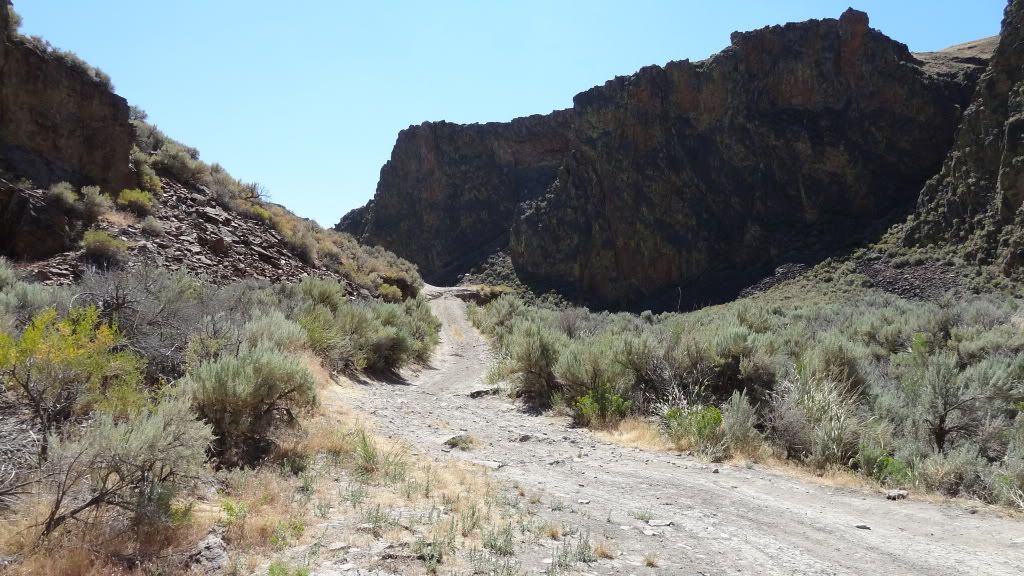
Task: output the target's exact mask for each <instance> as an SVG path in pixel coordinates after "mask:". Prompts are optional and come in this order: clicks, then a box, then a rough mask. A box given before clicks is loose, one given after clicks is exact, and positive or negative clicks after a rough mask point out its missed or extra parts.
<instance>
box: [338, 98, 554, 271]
mask: <svg viewBox="0 0 1024 576" xmlns="http://www.w3.org/2000/svg"><path fill="white" fill-rule="evenodd" d="M569 121H570V114H569V113H568V112H555V113H553V114H550V115H547V116H530V117H528V118H518V119H516V120H513V121H512V122H508V123H489V124H471V125H468V126H463V125H459V124H452V123H449V122H425V123H423V124H421V125H419V126H412V127H410V128H408V129H406V130H403V131H402V132H401V133H400V134H399V135H398V141H397V143H396V144H395V148H394V150H393V151H392V152H391V160H390V161H388V163H387V164H385V165H384V167H383V168H382V169H381V171H380V183H379V184H378V185H377V195H376V196H375V197H374V199H373V200H372V201H371V202H370V204H368V205H367V206H365V207H363V208H359V209H357V210H354V211H352V212H350V213H349V214H348V215H346V216H345V217H344V218H343V219H342V221H341V222H340V223H339V224H338V226H337V229H339V230H341V231H343V232H349V233H351V234H352V235H354V236H356V237H357V238H365V239H369V240H371V241H372V242H373V243H376V244H380V245H382V246H385V247H388V248H389V249H390V250H391V251H393V252H395V253H401V254H403V256H402V257H403V258H405V259H407V260H410V261H412V262H414V263H416V264H417V265H419V268H420V273H421V274H423V275H424V277H425V278H428V279H430V280H433V281H435V282H441V283H449V282H450V281H451V280H452V279H453V278H454V276H455V275H456V274H457V273H459V272H464V271H465V270H467V269H468V268H470V267H471V266H472V265H473V264H475V263H477V262H478V261H479V260H481V259H482V258H486V256H487V255H489V254H490V253H491V252H493V251H494V250H495V249H498V248H502V247H504V246H506V245H507V244H508V236H509V229H510V224H511V222H512V220H513V218H514V216H515V213H516V209H517V206H518V205H519V203H520V202H522V201H524V200H528V199H530V198H534V197H536V196H537V195H539V194H541V193H542V192H543V191H544V189H545V188H547V186H548V185H550V184H551V182H552V181H553V180H554V177H555V174H556V173H557V171H558V167H559V166H560V165H561V163H562V158H563V157H564V156H565V154H566V152H568V150H569V146H570V142H571V141H570V137H569V128H570V124H569Z"/></svg>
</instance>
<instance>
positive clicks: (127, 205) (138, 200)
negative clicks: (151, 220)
mask: <svg viewBox="0 0 1024 576" xmlns="http://www.w3.org/2000/svg"><path fill="white" fill-rule="evenodd" d="M117 206H118V208H122V209H124V210H127V211H129V212H132V213H133V214H136V215H137V216H146V215H148V214H150V213H151V212H152V211H153V195H152V194H150V193H149V192H146V191H144V190H139V189H137V188H128V189H125V190H121V193H120V194H118V195H117Z"/></svg>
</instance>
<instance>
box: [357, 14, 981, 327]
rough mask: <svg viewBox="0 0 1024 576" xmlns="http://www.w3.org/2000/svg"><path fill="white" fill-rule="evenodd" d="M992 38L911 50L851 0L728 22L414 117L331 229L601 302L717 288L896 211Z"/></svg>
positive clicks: (806, 259) (703, 294) (693, 298)
mask: <svg viewBox="0 0 1024 576" xmlns="http://www.w3.org/2000/svg"><path fill="white" fill-rule="evenodd" d="M993 45H994V40H993V39H988V40H986V41H981V42H978V43H976V44H974V45H973V46H971V47H963V46H960V47H953V48H951V49H950V50H949V51H947V52H942V53H938V54H923V55H914V54H911V53H910V52H909V51H908V50H907V47H906V46H904V45H903V44H900V43H899V42H896V41H894V40H891V39H889V38H887V37H886V36H884V35H883V34H882V33H880V32H878V31H877V30H874V29H871V28H870V27H869V26H868V18H867V16H866V15H865V14H863V13H861V12H857V11H854V10H849V11H847V12H846V13H844V14H843V15H842V17H840V18H839V19H828V20H821V21H809V22H803V23H796V24H787V25H785V26H773V27H769V28H765V29H762V30H757V31H754V32H748V33H736V34H734V35H733V37H732V45H731V46H730V47H729V48H727V49H725V50H723V51H722V52H720V53H719V54H716V55H714V56H712V57H711V58H709V59H708V60H706V61H703V62H696V63H691V62H687V61H683V62H672V63H669V64H667V65H665V66H663V67H662V66H650V67H647V68H644V69H642V70H640V71H639V72H637V73H636V74H633V75H631V76H624V77H619V78H616V79H614V80H611V81H609V82H607V83H606V84H605V85H603V86H598V87H595V88H593V89H591V90H588V91H586V92H583V93H581V94H579V95H577V96H576V97H575V98H574V100H573V107H572V108H571V109H570V110H566V111H559V112H555V113H553V114H550V115H547V116H533V117H530V118H524V119H519V120H515V121H513V122H511V123H508V124H484V125H469V126H459V125H452V124H448V123H443V122H442V123H425V124H423V125H421V126H418V127H411V128H409V129H408V130H405V131H403V132H402V133H401V134H400V135H399V137H398V142H397V143H396V145H395V148H394V151H393V153H392V158H391V160H390V161H389V162H388V163H387V164H386V165H385V166H384V168H383V169H382V170H381V179H380V182H379V184H378V188H377V193H376V195H375V197H374V199H373V200H372V201H371V202H370V204H368V205H367V206H366V207H365V208H362V209H360V210H357V211H355V212H353V213H352V214H349V215H347V216H346V217H345V218H343V219H342V221H341V223H340V224H339V226H338V229H340V230H344V231H347V232H350V233H352V234H353V235H355V236H356V237H357V238H360V239H363V240H364V241H366V242H369V243H374V244H379V245H381V246H384V247H386V248H388V249H391V250H394V251H395V252H396V253H398V254H400V255H402V256H404V257H406V258H409V259H410V260H411V261H413V262H414V263H416V264H417V265H418V266H419V267H420V270H421V272H422V273H423V274H424V275H425V277H426V278H427V279H428V280H431V281H434V282H440V283H446V282H452V281H454V280H455V279H456V278H457V277H458V276H459V275H460V274H463V273H466V272H469V271H470V270H471V269H473V268H474V267H475V266H478V265H479V264H480V263H481V262H483V261H484V260H485V259H486V258H487V257H488V256H490V255H492V254H494V253H495V252H500V251H504V252H506V253H507V254H508V256H509V257H510V259H511V264H512V266H513V267H514V269H515V273H516V275H517V276H518V277H519V278H520V279H522V280H524V281H525V282H526V283H527V284H529V285H530V286H531V287H533V288H535V289H539V290H546V289H555V290H558V291H559V292H561V293H563V294H566V295H570V296H573V297H576V298H580V299H582V300H584V301H586V302H590V303H592V304H595V305H599V306H606V307H607V306H612V307H616V306H618V307H621V306H628V307H639V306H641V305H644V304H647V305H650V306H654V307H661V308H665V307H669V306H671V307H673V308H674V307H675V306H676V305H679V304H682V305H692V304H695V303H704V302H709V301H711V302H714V301H722V300H727V299H729V298H730V297H732V296H734V295H735V294H736V292H737V291H738V290H739V289H740V288H742V287H744V286H746V285H747V284H750V283H752V282H753V281H755V280H757V279H758V278H760V277H762V276H764V275H766V274H768V273H770V271H771V270H772V269H773V268H774V267H775V266H777V265H779V264H783V263H787V262H802V263H814V262H817V261H820V260H821V259H823V258H824V257H826V256H829V255H832V254H835V253H841V252H842V251H843V250H846V249H848V248H849V247H850V246H852V245H855V244H856V243H857V242H859V241H861V240H863V239H864V238H865V237H869V235H870V234H871V233H875V234H877V232H878V231H880V230H882V229H884V228H885V227H886V225H887V222H890V223H891V222H892V221H894V220H897V219H900V218H902V215H903V214H905V213H906V211H907V210H908V209H909V207H910V206H912V205H913V202H914V200H915V199H916V197H917V194H918V191H919V190H920V189H921V186H922V185H923V184H924V183H925V181H926V180H927V179H928V178H929V177H931V176H932V175H933V174H935V173H936V172H937V171H938V170H939V168H940V166H941V163H942V159H943V158H944V156H945V154H946V152H947V150H948V148H949V146H950V144H952V142H953V138H954V134H955V128H956V125H957V123H958V121H959V118H960V111H961V110H962V109H963V108H964V107H966V105H967V103H968V101H969V99H970V95H971V94H972V93H973V90H974V84H975V82H976V81H977V78H978V77H979V76H980V74H981V73H982V71H983V70H984V66H985V64H986V62H987V56H988V53H989V52H990V51H991V48H992V47H993ZM669 302H670V303H671V304H669Z"/></svg>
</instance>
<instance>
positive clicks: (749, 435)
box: [722, 391, 762, 456]
mask: <svg viewBox="0 0 1024 576" xmlns="http://www.w3.org/2000/svg"><path fill="white" fill-rule="evenodd" d="M758 425H759V418H758V416H757V410H756V409H755V408H754V405H753V404H751V403H750V399H749V398H747V394H746V391H740V392H733V394H732V396H730V397H729V399H728V400H727V401H726V402H725V404H724V405H723V406H722V434H723V436H724V438H725V444H726V446H727V447H728V449H729V452H730V453H732V454H746V455H748V456H749V455H755V454H756V453H757V451H758V450H759V449H760V447H761V441H762V438H761V433H760V432H759V431H758Z"/></svg>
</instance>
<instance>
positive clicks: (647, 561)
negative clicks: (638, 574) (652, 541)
mask: <svg viewBox="0 0 1024 576" xmlns="http://www.w3.org/2000/svg"><path fill="white" fill-rule="evenodd" d="M644 566H647V567H648V568H657V567H658V557H657V556H655V555H653V554H648V555H646V556H644Z"/></svg>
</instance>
